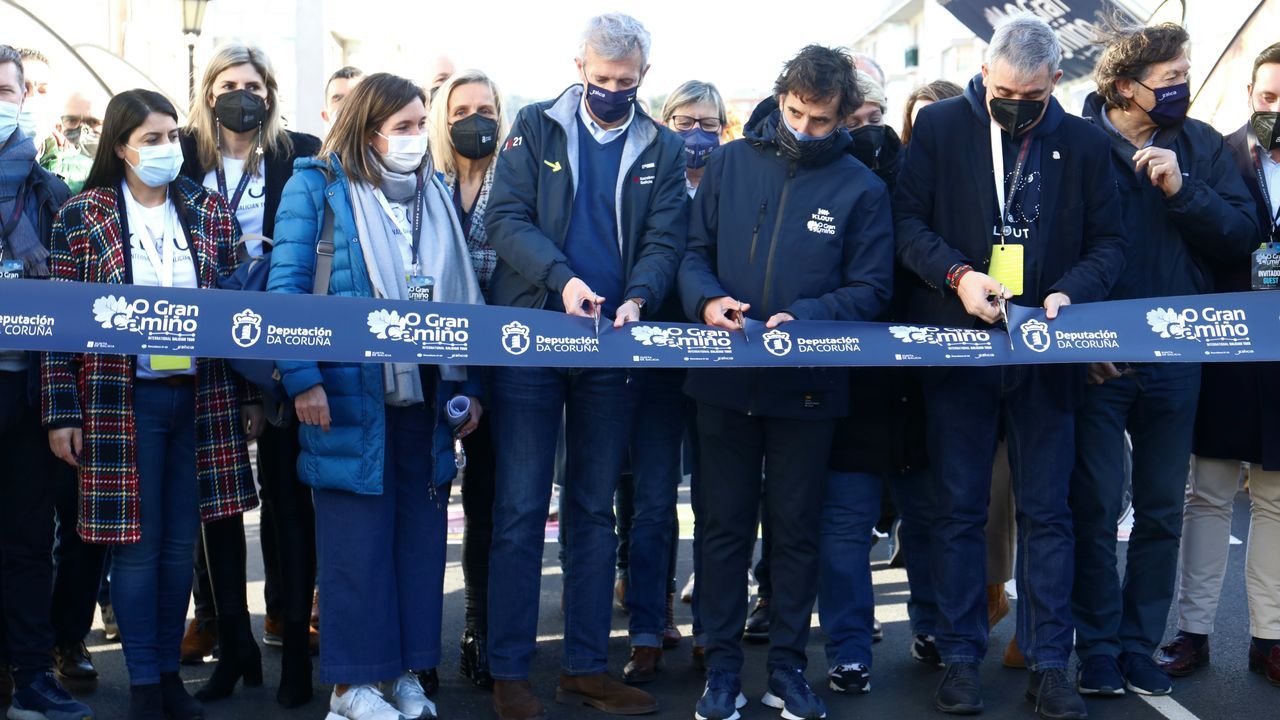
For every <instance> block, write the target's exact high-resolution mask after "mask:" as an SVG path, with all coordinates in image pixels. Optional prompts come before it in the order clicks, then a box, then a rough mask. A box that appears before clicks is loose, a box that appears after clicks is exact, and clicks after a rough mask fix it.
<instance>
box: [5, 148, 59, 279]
mask: <svg viewBox="0 0 1280 720" xmlns="http://www.w3.org/2000/svg"><path fill="white" fill-rule="evenodd" d="M35 164H36V145H35V143H34V142H32V140H31V138H29V137H23V135H22V133H21V131H18V130H15V131H14V132H13V134H12V135H10V136H9V140H8V141H7V142H6V143H5V144H4V146H3V147H0V226H3V229H5V230H8V234H7V235H5V236H3V237H0V251H2V252H3V254H4V257H6V258H17V259H19V260H21V261H22V264H23V266H24V267H25V268H26V273H27V275H28V276H30V277H48V276H49V250H48V249H47V248H45V246H44V243H42V242H40V233H39V232H37V231H36V228H35V225H33V224H32V222H31V218H32V216H34V215H36V214H37V213H34V212H32V210H34V209H35V207H36V205H37V204H38V203H39V202H40V198H38V197H36V193H35V192H34V190H33V189H32V188H31V186H30V185H29V184H28V182H27V179H28V178H29V177H30V175H31V171H32V168H33V167H35ZM24 192H25V194H26V198H25V199H24V200H23V204H24V207H23V208H22V212H21V213H18V212H17V211H18V207H17V204H18V196H19V195H21V194H23V193H24ZM15 215H16V216H17V217H16V218H15ZM10 222H12V223H13V227H12V228H10V227H9V223H10Z"/></svg>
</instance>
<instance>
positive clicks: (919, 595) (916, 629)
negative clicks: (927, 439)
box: [888, 468, 938, 635]
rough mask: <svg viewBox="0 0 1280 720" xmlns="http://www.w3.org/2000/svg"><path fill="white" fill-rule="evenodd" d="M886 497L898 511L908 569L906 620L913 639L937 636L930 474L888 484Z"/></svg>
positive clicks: (915, 471)
mask: <svg viewBox="0 0 1280 720" xmlns="http://www.w3.org/2000/svg"><path fill="white" fill-rule="evenodd" d="M888 485H889V496H890V497H892V498H893V504H894V506H895V507H897V508H898V516H899V518H900V519H901V523H900V524H899V526H898V544H899V545H900V546H901V547H902V550H901V552H902V562H903V564H904V565H906V569H907V586H908V594H907V616H908V617H909V618H910V619H911V633H912V634H913V635H936V634H937V632H938V599H937V596H936V595H935V594H934V589H933V571H932V568H930V566H929V565H930V558H931V557H932V555H933V550H932V539H931V538H930V535H931V534H932V528H933V519H934V517H935V513H936V512H937V510H936V508H935V507H934V498H933V489H934V481H933V472H932V471H931V470H929V469H928V468H923V469H919V468H913V469H911V470H908V471H907V472H905V473H902V474H901V475H897V476H895V477H893V478H891V479H890V480H889V483H888Z"/></svg>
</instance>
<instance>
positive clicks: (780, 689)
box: [760, 668, 827, 720]
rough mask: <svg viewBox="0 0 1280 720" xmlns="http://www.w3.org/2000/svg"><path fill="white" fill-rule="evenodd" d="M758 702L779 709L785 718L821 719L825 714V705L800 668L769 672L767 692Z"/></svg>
mask: <svg viewBox="0 0 1280 720" xmlns="http://www.w3.org/2000/svg"><path fill="white" fill-rule="evenodd" d="M760 702H762V703H764V704H765V705H768V706H769V707H771V708H773V709H775V710H781V711H782V717H783V718H784V719H785V720H822V718H825V717H826V716H827V706H826V705H824V704H823V702H822V698H820V697H818V696H817V695H815V694H814V693H813V688H811V687H809V681H808V680H805V679H804V671H803V670H801V669H800V668H791V669H789V670H774V671H773V672H771V673H769V692H767V693H765V694H764V697H763V698H762V699H761V700H760Z"/></svg>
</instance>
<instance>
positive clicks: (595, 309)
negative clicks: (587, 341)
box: [591, 300, 600, 340]
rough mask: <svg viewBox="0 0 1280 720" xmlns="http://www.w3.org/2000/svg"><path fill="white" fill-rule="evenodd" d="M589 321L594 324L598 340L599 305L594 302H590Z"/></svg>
mask: <svg viewBox="0 0 1280 720" xmlns="http://www.w3.org/2000/svg"><path fill="white" fill-rule="evenodd" d="M591 319H592V320H594V321H595V324H596V339H597V340H599V339H600V305H599V303H597V302H595V301H594V300H593V301H591Z"/></svg>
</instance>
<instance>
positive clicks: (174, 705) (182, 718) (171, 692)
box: [160, 672, 204, 720]
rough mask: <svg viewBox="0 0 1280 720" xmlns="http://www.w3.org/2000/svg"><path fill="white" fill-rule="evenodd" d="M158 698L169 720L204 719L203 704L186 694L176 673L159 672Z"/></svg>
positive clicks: (185, 689)
mask: <svg viewBox="0 0 1280 720" xmlns="http://www.w3.org/2000/svg"><path fill="white" fill-rule="evenodd" d="M160 698H161V704H162V706H163V707H164V714H165V716H166V717H168V718H169V720H204V706H203V705H201V704H200V701H198V700H196V699H195V698H193V697H191V696H190V695H188V694H187V688H186V687H184V686H183V684H182V678H181V677H179V676H178V673H176V672H174V673H160Z"/></svg>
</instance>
